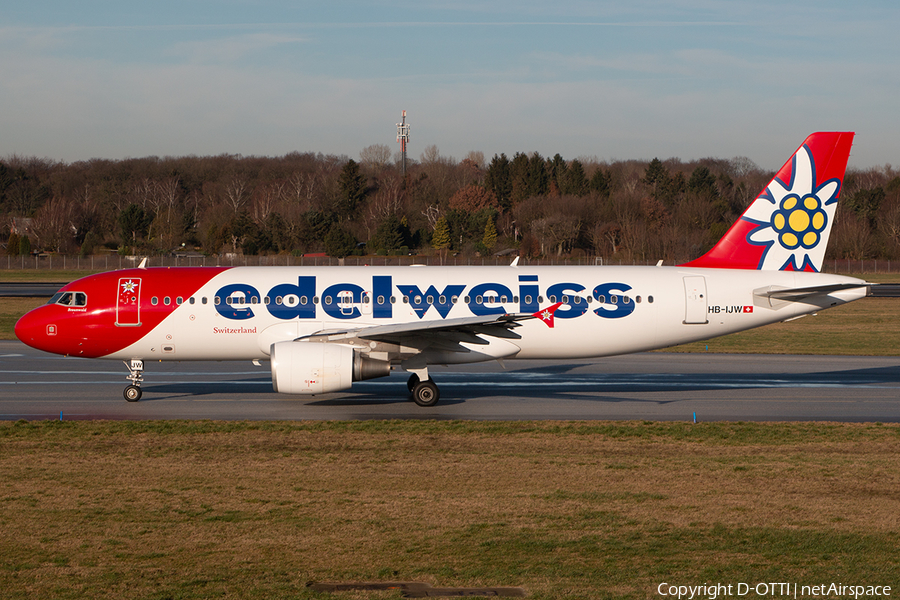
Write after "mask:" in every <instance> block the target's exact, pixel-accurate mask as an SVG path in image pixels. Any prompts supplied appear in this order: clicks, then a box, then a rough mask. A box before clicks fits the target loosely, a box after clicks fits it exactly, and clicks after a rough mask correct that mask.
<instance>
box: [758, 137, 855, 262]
mask: <svg viewBox="0 0 900 600" xmlns="http://www.w3.org/2000/svg"><path fill="white" fill-rule="evenodd" d="M790 179H791V180H790V181H789V182H788V183H787V184H785V183H783V182H782V181H781V180H779V179H778V178H777V177H776V178H775V179H773V180H772V181H771V183H769V186H768V187H767V188H766V189H765V190H764V191H763V193H762V194H760V195H759V197H757V199H756V200H755V201H754V202H753V204H752V205H750V208H748V209H747V211H746V212H745V213H744V215H743V217H742V219H743V220H744V221H748V222H750V223H753V224H754V225H755V227H754V228H753V229H752V230H751V231H750V233H749V234H747V241H748V242H750V243H751V244H753V245H756V246H763V247H764V248H765V249H764V250H763V254H762V258H761V260H760V263H759V266H758V267H757V268H759V269H764V270H781V271H803V270H813V271H820V270H821V268H822V261H823V260H824V257H825V246H826V245H827V244H828V234H829V231H830V229H831V223H832V221H833V219H834V212H835V210H836V208H837V199H838V193H839V192H840V189H841V182H840V180H839V179H829V180H827V181H825V182H823V183H821V184H817V183H816V165H815V162H814V161H813V155H812V152H811V151H810V149H809V148H808V147H807V146H806V145H803V146H802V147H801V148H800V149H799V150H798V151H797V153H796V154H794V157H793V159H792V168H791V178H790Z"/></svg>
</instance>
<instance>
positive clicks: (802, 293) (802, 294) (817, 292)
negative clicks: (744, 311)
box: [753, 283, 869, 302]
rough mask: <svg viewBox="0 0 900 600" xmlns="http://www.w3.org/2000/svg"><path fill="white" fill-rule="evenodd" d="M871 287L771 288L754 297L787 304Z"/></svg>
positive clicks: (761, 289) (837, 284)
mask: <svg viewBox="0 0 900 600" xmlns="http://www.w3.org/2000/svg"><path fill="white" fill-rule="evenodd" d="M863 287H865V288H867V287H869V284H868V283H865V284H858V283H832V284H829V285H814V286H811V287H802V288H779V287H778V286H769V287H764V288H759V289H756V290H753V295H754V296H759V297H761V298H769V299H774V300H783V301H785V302H799V301H801V300H804V299H806V298H809V297H811V296H822V295H827V294H831V293H833V292H840V291H843V290H852V289H859V288H863Z"/></svg>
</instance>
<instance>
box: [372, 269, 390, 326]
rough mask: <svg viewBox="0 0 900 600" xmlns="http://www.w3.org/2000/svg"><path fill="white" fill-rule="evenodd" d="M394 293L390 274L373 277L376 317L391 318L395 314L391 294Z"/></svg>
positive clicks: (373, 314)
mask: <svg viewBox="0 0 900 600" xmlns="http://www.w3.org/2000/svg"><path fill="white" fill-rule="evenodd" d="M393 293H394V288H393V285H392V284H391V276H390V275H376V276H374V277H372V299H371V300H372V304H373V309H372V316H373V317H375V318H376V319H390V318H391V317H393V316H394V306H393V304H391V295H392V294H393Z"/></svg>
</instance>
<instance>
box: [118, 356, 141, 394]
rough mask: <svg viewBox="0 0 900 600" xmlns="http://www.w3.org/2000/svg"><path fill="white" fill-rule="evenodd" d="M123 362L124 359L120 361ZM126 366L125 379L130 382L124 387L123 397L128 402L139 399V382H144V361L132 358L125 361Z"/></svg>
mask: <svg viewBox="0 0 900 600" xmlns="http://www.w3.org/2000/svg"><path fill="white" fill-rule="evenodd" d="M122 362H125V361H122ZM125 366H126V367H128V375H127V376H126V377H125V379H127V380H129V381H130V382H131V384H130V385H128V386H127V387H126V388H125V393H124V395H125V399H126V400H128V401H129V402H137V401H138V400H140V399H141V394H142V392H141V384H142V383H143V382H144V361H143V360H140V359H138V358H132V359H131V361H130V362H126V363H125Z"/></svg>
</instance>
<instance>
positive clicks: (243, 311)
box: [215, 283, 259, 321]
mask: <svg viewBox="0 0 900 600" xmlns="http://www.w3.org/2000/svg"><path fill="white" fill-rule="evenodd" d="M216 298H220V299H221V300H220V301H219V304H216V305H215V307H216V312H218V313H219V314H220V315H222V316H223V317H225V318H226V319H234V320H235V321H242V320H244V319H252V318H253V311H252V310H251V309H250V306H251V303H253V304H258V303H259V292H258V291H256V288H255V287H253V286H252V285H247V284H246V283H232V284H231V285H226V286H225V287H223V288H220V289H219V291H218V292H216ZM254 298H255V299H256V302H254V301H253V299H254Z"/></svg>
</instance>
